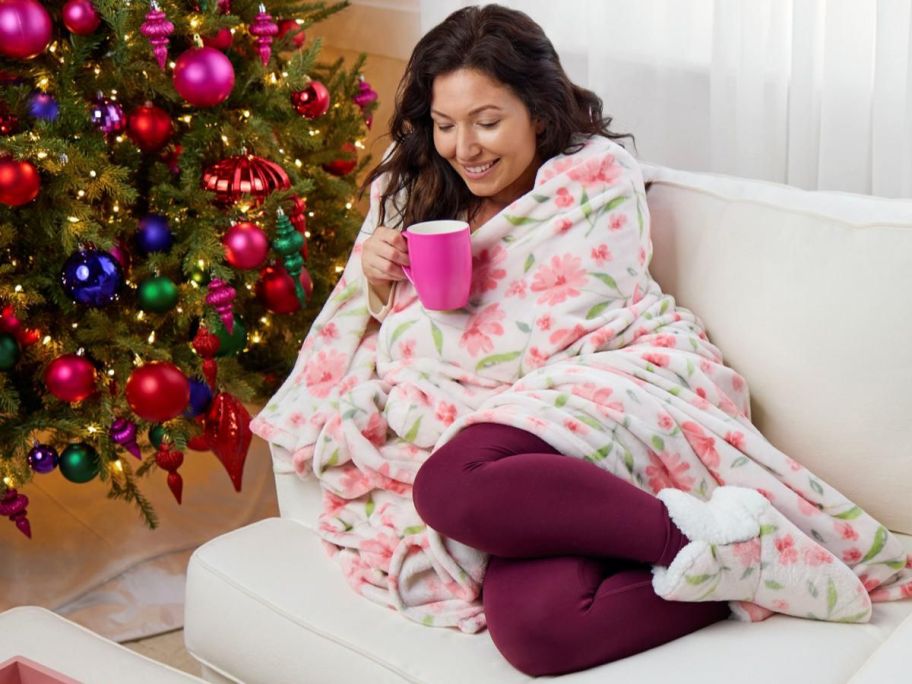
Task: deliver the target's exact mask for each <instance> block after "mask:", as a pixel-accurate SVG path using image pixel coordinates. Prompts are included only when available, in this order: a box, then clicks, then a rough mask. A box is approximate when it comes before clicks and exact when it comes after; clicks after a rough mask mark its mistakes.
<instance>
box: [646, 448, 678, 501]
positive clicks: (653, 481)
mask: <svg viewBox="0 0 912 684" xmlns="http://www.w3.org/2000/svg"><path fill="white" fill-rule="evenodd" d="M649 462H650V463H651V464H652V465H648V466H646V480H647V482H648V483H649V488H650V489H651V490H652V491H653V492H655V493H656V494H658V493H659V492H660V491H662V490H663V489H666V488H668V487H673V486H674V485H673V484H672V482H671V479H669V477H668V471H667V470H666V469H665V464H664V463H662V461H660V460H659V457H658V456H656V455H655V453H654V452H653V451H651V450H650V451H649Z"/></svg>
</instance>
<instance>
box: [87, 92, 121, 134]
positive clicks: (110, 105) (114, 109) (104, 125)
mask: <svg viewBox="0 0 912 684" xmlns="http://www.w3.org/2000/svg"><path fill="white" fill-rule="evenodd" d="M90 117H91V119H92V123H93V124H95V128H97V129H98V130H99V131H101V132H102V133H104V134H105V135H116V134H117V133H121V132H122V131H124V130H125V129H126V127H127V117H126V116H124V111H123V107H121V106H120V105H119V104H117V102H115V101H114V100H111V99H108V98H106V97H105V96H104V95H103V94H102V93H100V92H99V93H98V95H97V97H96V98H95V102H93V103H92V107H91V110H90Z"/></svg>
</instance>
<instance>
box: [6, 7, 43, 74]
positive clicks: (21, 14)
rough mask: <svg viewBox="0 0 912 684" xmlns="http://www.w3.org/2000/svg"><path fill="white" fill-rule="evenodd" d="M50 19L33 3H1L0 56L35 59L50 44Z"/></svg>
mask: <svg viewBox="0 0 912 684" xmlns="http://www.w3.org/2000/svg"><path fill="white" fill-rule="evenodd" d="M51 30H52V24H51V16H50V15H49V14H48V13H47V10H46V9H44V7H43V6H42V5H41V4H40V3H38V2H35V0H3V1H2V2H0V55H2V56H4V57H11V58H12V59H31V58H32V57H37V56H38V55H40V54H41V53H42V52H44V49H45V48H46V47H47V46H48V43H50V42H51Z"/></svg>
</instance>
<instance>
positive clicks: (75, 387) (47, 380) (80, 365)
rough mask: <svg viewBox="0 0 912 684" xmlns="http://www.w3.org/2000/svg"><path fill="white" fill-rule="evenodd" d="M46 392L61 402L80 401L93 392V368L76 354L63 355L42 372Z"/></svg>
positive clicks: (87, 361)
mask: <svg viewBox="0 0 912 684" xmlns="http://www.w3.org/2000/svg"><path fill="white" fill-rule="evenodd" d="M44 384H45V385H46V386H47V388H48V391H49V392H50V393H51V394H53V395H54V396H55V397H57V398H58V399H61V400H63V401H70V402H73V401H82V400H83V399H85V398H87V397H89V396H91V395H92V394H94V392H95V366H93V365H92V364H91V362H90V361H89V360H88V359H86V358H84V357H82V356H78V355H76V354H64V355H63V356H58V357H57V358H56V359H54V360H53V361H51V363H50V364H48V367H47V370H45V372H44Z"/></svg>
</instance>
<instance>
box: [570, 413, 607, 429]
mask: <svg viewBox="0 0 912 684" xmlns="http://www.w3.org/2000/svg"><path fill="white" fill-rule="evenodd" d="M576 419H577V420H578V421H579V422H581V423H585V424H586V425H588V426H589V427H591V428H592V429H593V430H598V431H599V432H604V431H605V426H604V425H602V424H601V423H600V422H598V421H597V420H596V419H595V418H593V417H592V416H587V415H586V414H585V413H580V414H577V416H576Z"/></svg>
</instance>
